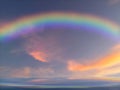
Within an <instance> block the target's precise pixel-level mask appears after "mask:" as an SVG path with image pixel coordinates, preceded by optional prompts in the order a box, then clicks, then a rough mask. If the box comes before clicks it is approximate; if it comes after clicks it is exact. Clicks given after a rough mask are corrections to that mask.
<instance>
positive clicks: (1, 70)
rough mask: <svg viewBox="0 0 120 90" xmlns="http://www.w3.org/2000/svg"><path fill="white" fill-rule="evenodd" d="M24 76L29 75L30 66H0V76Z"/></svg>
mask: <svg viewBox="0 0 120 90" xmlns="http://www.w3.org/2000/svg"><path fill="white" fill-rule="evenodd" d="M1 77H6V78H26V77H30V68H29V67H24V68H11V67H0V78H1Z"/></svg>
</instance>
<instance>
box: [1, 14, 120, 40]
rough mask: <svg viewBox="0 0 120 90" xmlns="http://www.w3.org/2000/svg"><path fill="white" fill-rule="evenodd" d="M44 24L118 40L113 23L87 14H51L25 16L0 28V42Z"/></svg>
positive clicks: (117, 32)
mask: <svg viewBox="0 0 120 90" xmlns="http://www.w3.org/2000/svg"><path fill="white" fill-rule="evenodd" d="M46 23H47V24H61V25H62V24H63V25H69V26H80V27H85V28H91V29H90V30H92V29H96V31H97V30H98V31H100V32H102V33H106V35H110V37H112V38H119V39H120V27H119V26H118V25H117V24H116V23H114V22H111V21H109V20H106V19H103V18H100V17H97V16H92V15H88V14H75V13H60V12H53V13H44V14H36V15H31V16H25V17H22V18H20V19H17V20H15V21H13V22H11V23H9V24H7V25H4V26H3V27H2V28H0V41H4V40H7V39H12V38H16V37H18V36H20V35H21V34H23V33H24V32H27V33H29V32H33V31H34V29H33V30H30V28H33V27H37V26H39V27H41V26H42V25H44V24H46Z"/></svg>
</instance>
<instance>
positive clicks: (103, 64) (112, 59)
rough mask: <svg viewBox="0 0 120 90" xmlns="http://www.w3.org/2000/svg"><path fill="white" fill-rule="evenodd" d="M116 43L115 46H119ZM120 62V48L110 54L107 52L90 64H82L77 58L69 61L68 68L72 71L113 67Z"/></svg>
mask: <svg viewBox="0 0 120 90" xmlns="http://www.w3.org/2000/svg"><path fill="white" fill-rule="evenodd" d="M118 47H119V45H116V46H115V47H114V48H118ZM119 63H120V50H118V51H117V50H114V51H112V52H111V53H109V54H106V55H105V56H104V57H103V58H101V59H99V60H97V61H96V62H92V63H89V64H85V65H83V64H80V63H78V62H76V61H75V60H70V61H68V69H69V70H70V71H86V70H91V69H103V68H107V67H111V66H114V65H117V64H119Z"/></svg>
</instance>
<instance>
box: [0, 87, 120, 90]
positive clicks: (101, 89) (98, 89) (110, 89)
mask: <svg viewBox="0 0 120 90" xmlns="http://www.w3.org/2000/svg"><path fill="white" fill-rule="evenodd" d="M0 90H120V86H117V87H91V88H24V87H0Z"/></svg>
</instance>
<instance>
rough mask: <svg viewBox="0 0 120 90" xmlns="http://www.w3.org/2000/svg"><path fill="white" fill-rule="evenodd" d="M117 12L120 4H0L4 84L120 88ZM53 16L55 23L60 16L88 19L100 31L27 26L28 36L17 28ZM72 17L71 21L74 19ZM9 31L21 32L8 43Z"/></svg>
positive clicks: (0, 79) (43, 0)
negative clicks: (109, 86)
mask: <svg viewBox="0 0 120 90" xmlns="http://www.w3.org/2000/svg"><path fill="white" fill-rule="evenodd" d="M119 8H120V0H57V1H56V0H20V1H18V0H11V1H10V0H1V1H0V33H1V34H0V84H5V85H7V84H17V85H23V84H26V85H64V86H65V85H81V86H99V85H111V84H112V85H114V84H120V27H119V26H120V17H119V16H120V12H119ZM50 13H52V14H53V17H54V16H55V15H54V14H55V13H58V14H60V15H59V16H60V17H62V14H66V15H67V17H70V14H72V15H74V14H75V15H78V16H80V17H83V19H85V17H86V15H88V17H89V18H88V19H90V18H91V19H90V20H91V21H89V22H88V23H89V24H90V23H92V22H93V24H92V27H97V28H94V29H95V30H93V28H90V27H87V25H86V24H85V26H84V27H77V25H72V24H70V25H68V24H67V23H63V24H60V25H59V24H58V25H56V24H55V23H52V22H51V23H52V24H47V23H44V24H42V25H41V26H39V25H38V26H35V25H33V24H28V26H27V24H25V25H26V27H28V28H25V29H26V30H27V31H25V30H24V27H23V28H14V27H15V25H17V24H16V23H18V24H19V22H20V24H21V26H22V23H23V24H24V21H25V23H29V22H31V23H33V22H32V20H31V21H27V20H29V19H31V18H33V19H34V18H35V15H37V16H41V15H43V16H44V19H45V18H48V17H49V16H50ZM61 13H62V14H61ZM72 15H71V17H70V18H73V17H72ZM82 15H83V16H82ZM89 15H90V16H89ZM32 16H33V17H32ZM56 16H57V15H56ZM29 17H30V18H29ZM67 17H66V18H67ZM93 17H95V18H97V19H98V20H100V23H98V24H95V19H94V18H93ZM22 18H23V19H22ZM24 18H28V19H24ZM50 18H52V17H50ZM70 18H68V19H70ZM61 19H63V18H61ZM73 19H75V18H73ZM22 20H23V21H22ZM40 20H41V19H40ZM45 20H46V19H45ZM65 20H66V19H65ZM70 20H71V19H70ZM38 21H39V20H38ZM106 21H107V22H110V23H112V24H108V23H107V22H106ZM83 22H84V20H83ZM71 23H72V21H71ZM102 23H104V24H105V25H104V24H103V25H102ZM99 24H100V25H101V26H100V27H98V26H99ZM90 25H91V24H90ZM96 25H98V26H96ZM107 25H108V27H109V29H111V30H115V29H116V28H115V27H117V28H118V32H117V35H115V34H114V31H113V32H112V31H110V30H109V29H108V31H107V30H105V31H106V32H104V30H102V29H104V28H101V27H102V26H107ZM112 25H113V28H111V26H112ZM114 26H115V27H114ZM16 27H17V26H16ZM9 28H10V29H11V30H12V29H13V30H15V31H17V30H18V32H15V33H13V34H11V36H10V37H7V36H8V35H9V33H10V32H9V30H10V29H9ZM22 29H23V30H22ZM19 30H21V32H19ZM4 31H5V32H8V33H5V35H3V36H5V37H7V39H4V38H2V33H3V32H4ZM29 31H31V32H29ZM116 36H117V38H116ZM11 37H13V38H11ZM83 82H84V83H83Z"/></svg>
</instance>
